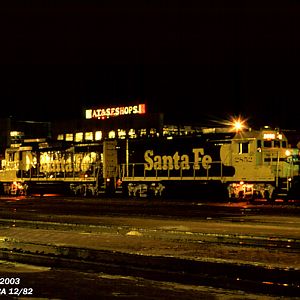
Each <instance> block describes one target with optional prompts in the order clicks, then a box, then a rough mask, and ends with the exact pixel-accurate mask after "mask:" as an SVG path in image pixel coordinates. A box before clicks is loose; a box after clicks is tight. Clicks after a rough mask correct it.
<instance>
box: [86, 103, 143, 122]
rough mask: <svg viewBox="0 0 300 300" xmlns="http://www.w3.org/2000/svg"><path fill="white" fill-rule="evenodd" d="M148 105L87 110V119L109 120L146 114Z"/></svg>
mask: <svg viewBox="0 0 300 300" xmlns="http://www.w3.org/2000/svg"><path fill="white" fill-rule="evenodd" d="M145 113H146V105H145V104H137V105H129V106H117V107H107V108H97V109H87V110H86V111H85V118H86V119H107V118H110V117H118V116H124V115H135V114H139V115H140V114H145Z"/></svg>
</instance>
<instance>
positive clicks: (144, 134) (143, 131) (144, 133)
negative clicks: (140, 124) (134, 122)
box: [139, 129, 147, 137]
mask: <svg viewBox="0 0 300 300" xmlns="http://www.w3.org/2000/svg"><path fill="white" fill-rule="evenodd" d="M139 132H140V134H139V135H140V137H143V136H146V135H147V129H140V130H139Z"/></svg>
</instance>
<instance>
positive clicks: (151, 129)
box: [150, 128, 156, 136]
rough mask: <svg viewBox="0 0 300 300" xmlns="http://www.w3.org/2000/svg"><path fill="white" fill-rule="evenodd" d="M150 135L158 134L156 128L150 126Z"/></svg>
mask: <svg viewBox="0 0 300 300" xmlns="http://www.w3.org/2000/svg"><path fill="white" fill-rule="evenodd" d="M150 135H151V136H156V128H150Z"/></svg>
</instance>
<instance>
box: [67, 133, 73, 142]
mask: <svg viewBox="0 0 300 300" xmlns="http://www.w3.org/2000/svg"><path fill="white" fill-rule="evenodd" d="M66 141H68V142H71V141H73V133H67V134H66Z"/></svg>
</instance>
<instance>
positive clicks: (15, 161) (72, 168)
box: [0, 127, 300, 201]
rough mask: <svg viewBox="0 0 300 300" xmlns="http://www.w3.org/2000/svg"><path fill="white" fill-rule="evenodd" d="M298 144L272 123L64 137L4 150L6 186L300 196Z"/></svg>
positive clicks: (17, 190)
mask: <svg viewBox="0 0 300 300" xmlns="http://www.w3.org/2000/svg"><path fill="white" fill-rule="evenodd" d="M299 160H300V157H299V149H298V148H291V147H290V145H289V143H288V140H287V137H286V136H285V134H284V133H282V132H280V131H279V130H277V129H276V130H274V129H271V128H268V127H265V128H262V129H260V130H243V131H237V132H225V133H223V134H218V133H215V132H211V131H205V130H203V132H202V133H201V134H198V135H194V136H184V135H183V136H168V137H151V138H132V139H122V140H116V139H115V140H104V141H102V142H97V143H78V144H64V145H62V144H59V143H58V142H56V143H52V144H51V143H48V142H46V141H39V142H35V143H33V144H32V143H31V144H30V143H27V144H26V143H24V144H22V145H20V146H17V147H10V148H8V149H6V150H5V157H4V159H3V160H2V161H1V170H0V183H1V187H2V193H4V194H10V195H19V194H34V193H39V194H46V193H49V192H59V193H68V194H75V195H83V196H86V195H91V196H95V197H101V196H102V195H107V194H109V195H111V196H113V195H116V194H118V195H119V194H122V195H124V196H125V197H179V196H180V197H185V196H192V197H194V198H197V197H207V198H208V199H229V198H230V199H232V200H236V201H237V200H242V199H246V200H249V201H251V200H255V199H258V198H264V199H267V200H269V201H273V200H274V199H277V198H281V199H293V198H297V197H298V198H299V195H300V193H299V190H300V183H299V182H300V174H299Z"/></svg>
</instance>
